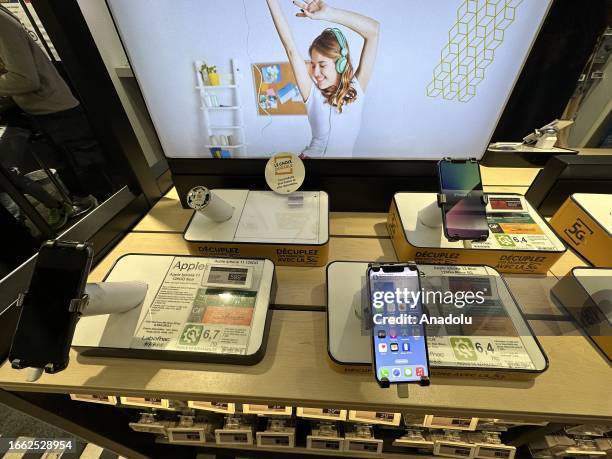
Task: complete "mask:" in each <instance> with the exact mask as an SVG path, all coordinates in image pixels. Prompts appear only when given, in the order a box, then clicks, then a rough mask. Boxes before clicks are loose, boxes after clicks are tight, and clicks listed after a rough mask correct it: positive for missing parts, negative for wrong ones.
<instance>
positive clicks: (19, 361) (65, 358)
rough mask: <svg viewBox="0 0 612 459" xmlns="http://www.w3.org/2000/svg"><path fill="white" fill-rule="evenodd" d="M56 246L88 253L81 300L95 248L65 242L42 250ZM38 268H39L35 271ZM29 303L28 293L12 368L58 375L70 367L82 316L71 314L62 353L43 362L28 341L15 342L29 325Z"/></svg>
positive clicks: (11, 354)
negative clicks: (25, 317)
mask: <svg viewBox="0 0 612 459" xmlns="http://www.w3.org/2000/svg"><path fill="white" fill-rule="evenodd" d="M56 246H59V247H62V248H74V250H84V251H85V252H86V260H85V264H84V266H83V270H82V274H81V278H80V280H79V284H78V287H77V292H76V295H75V297H74V299H81V298H82V297H83V295H84V293H85V286H86V285H87V278H88V276H89V270H90V269H91V263H92V260H93V248H92V246H91V244H90V243H81V244H78V245H77V244H75V243H66V242H63V241H49V242H47V243H45V244H43V247H41V250H53V248H54V247H56ZM36 268H37V267H35V268H34V269H36ZM27 301H28V294H27V292H26V293H25V294H24V295H23V298H22V303H23V305H22V306H21V308H22V309H21V311H20V313H19V321H18V323H17V328H16V331H15V334H14V335H13V341H12V343H11V350H10V351H9V357H8V359H9V361H10V362H11V365H12V367H13V368H15V369H23V368H27V367H35V368H44V370H45V372H47V373H57V372H59V371H62V370H64V369H65V368H66V367H67V366H68V362H69V360H70V359H69V355H70V345H71V343H72V337H73V336H74V331H75V328H76V324H77V322H78V319H79V316H80V312H79V311H77V310H75V311H70V312H69V324H68V327H67V332H68V333H67V335H66V337H65V341H64V342H62V343H61V352H60V353H59V355H57V356H56V358H55V359H53V361H51V362H42V361H40V360H38V359H37V357H36V355H35V352H36V351H35V349H34V348H33V347H29V346H28V345H27V342H28V340H24V339H20V340H19V341H17V343H16V342H15V340H16V339H17V338H18V333H20V328H22V327H27V324H25V323H23V319H24V314H23V312H24V308H26V307H28V305H27ZM66 307H69V305H66ZM22 333H23V331H22ZM36 338H37V337H32V339H33V340H34V339H36ZM58 339H60V337H58ZM24 343H25V344H24Z"/></svg>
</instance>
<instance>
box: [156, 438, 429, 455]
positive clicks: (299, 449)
mask: <svg viewBox="0 0 612 459" xmlns="http://www.w3.org/2000/svg"><path fill="white" fill-rule="evenodd" d="M155 443H159V444H162V445H170V444H171V443H169V442H168V441H167V440H165V439H164V438H160V437H157V438H156V439H155ZM175 444H177V445H185V446H194V447H196V448H198V449H201V450H202V451H210V452H214V451H224V452H227V451H236V452H242V451H253V452H270V453H276V454H277V455H281V454H286V455H287V456H289V457H291V456H293V455H295V454H300V455H312V456H325V457H350V458H353V459H354V458H356V457H362V458H368V457H376V458H381V459H424V458H426V457H427V456H426V455H425V454H410V453H408V452H406V453H384V452H383V453H381V454H373V453H356V452H354V451H320V450H316V449H308V448H304V447H303V446H295V447H293V448H266V447H261V446H255V445H252V446H251V445H244V446H241V445H217V444H216V443H210V444H204V445H194V444H193V443H181V442H177V443H175ZM396 449H397V448H396ZM406 451H408V450H406Z"/></svg>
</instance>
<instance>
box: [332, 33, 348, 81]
mask: <svg viewBox="0 0 612 459" xmlns="http://www.w3.org/2000/svg"><path fill="white" fill-rule="evenodd" d="M327 30H329V31H331V32H332V33H333V34H334V36H335V37H336V40H338V44H339V45H340V57H339V58H338V59H337V60H336V72H338V73H339V74H343V73H344V71H345V70H346V67H347V66H348V58H347V56H348V48H347V46H346V39H345V38H344V34H343V33H342V31H341V30H340V29H338V28H337V27H334V28H331V29H327Z"/></svg>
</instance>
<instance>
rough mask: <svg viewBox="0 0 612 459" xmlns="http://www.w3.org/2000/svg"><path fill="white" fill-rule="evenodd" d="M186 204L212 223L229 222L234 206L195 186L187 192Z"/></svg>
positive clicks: (206, 189) (204, 188)
mask: <svg viewBox="0 0 612 459" xmlns="http://www.w3.org/2000/svg"><path fill="white" fill-rule="evenodd" d="M187 204H188V205H189V207H191V208H192V209H194V210H195V211H197V212H200V213H202V214H203V215H205V216H207V217H208V218H210V219H211V220H212V221H214V222H224V221H227V220H229V219H230V218H232V215H233V214H234V210H235V207H234V206H232V205H231V204H230V203H228V202H227V201H225V200H224V199H223V198H222V197H221V196H219V195H218V194H216V193H214V192H213V191H211V190H209V189H208V188H206V187H204V186H196V187H194V188H192V189H191V190H189V193H187Z"/></svg>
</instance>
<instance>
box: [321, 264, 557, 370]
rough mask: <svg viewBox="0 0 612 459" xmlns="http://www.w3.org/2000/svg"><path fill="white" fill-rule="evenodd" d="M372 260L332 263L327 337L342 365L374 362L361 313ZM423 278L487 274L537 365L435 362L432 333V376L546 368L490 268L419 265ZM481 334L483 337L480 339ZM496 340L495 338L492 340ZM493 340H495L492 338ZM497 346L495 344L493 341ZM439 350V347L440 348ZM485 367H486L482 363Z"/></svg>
mask: <svg viewBox="0 0 612 459" xmlns="http://www.w3.org/2000/svg"><path fill="white" fill-rule="evenodd" d="M367 267H368V263H367V262H343V261H337V262H333V263H330V264H329V265H328V268H327V336H328V353H329V356H330V358H331V359H332V360H333V361H334V362H336V363H337V364H340V365H349V366H350V365H359V366H366V365H369V366H371V362H372V355H371V347H372V337H371V331H368V330H365V327H364V326H363V323H362V320H361V317H360V316H359V315H358V311H361V310H362V308H363V307H364V305H367V304H369V300H368V294H367V284H366V269H367ZM418 268H419V270H420V271H421V273H422V276H424V277H422V283H424V281H423V279H426V278H427V277H429V278H431V279H433V278H437V279H443V278H445V277H451V276H452V277H458V276H468V277H469V276H472V277H487V278H488V279H490V280H491V282H492V283H493V282H494V285H493V288H495V289H496V290H497V295H498V297H499V299H500V300H501V302H502V303H503V307H504V308H505V311H506V314H507V315H508V317H509V318H510V319H511V320H512V325H513V327H514V330H515V331H516V336H517V337H518V338H520V342H522V346H523V348H524V352H525V353H526V356H528V358H529V360H530V361H531V363H532V364H533V366H532V368H509V367H508V366H505V367H504V366H501V365H500V366H495V365H492V364H490V363H486V364H483V363H482V362H478V361H476V362H472V361H463V362H455V363H454V364H452V365H444V364H439V363H436V359H435V358H434V357H433V356H432V355H433V354H432V351H435V349H436V347H435V346H432V344H431V337H428V343H429V355H430V366H431V368H432V374H433V375H434V376H435V375H436V374H452V372H453V371H462V372H464V371H465V372H467V371H469V370H475V371H484V372H490V371H493V372H495V371H500V372H517V373H525V374H537V373H540V372H542V371H544V370H545V369H546V368H547V365H548V363H547V359H546V356H545V355H544V353H543V351H542V349H541V347H540V345H539V343H538V341H537V340H536V338H535V337H534V336H533V333H532V331H531V329H530V327H529V325H528V324H527V322H526V321H525V319H524V318H523V316H522V313H521V311H520V309H519V307H518V305H517V304H516V301H515V300H514V298H513V297H512V294H511V293H510V291H509V290H508V287H507V285H506V283H505V281H504V280H503V278H502V277H501V276H500V274H499V273H498V272H497V271H496V270H494V269H493V268H490V267H486V266H460V265H457V266H445V265H425V264H418ZM478 338H482V337H478ZM489 341H491V340H489ZM491 342H493V341H491ZM493 345H494V346H495V344H493ZM438 349H440V348H438ZM479 365H482V366H479Z"/></svg>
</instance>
